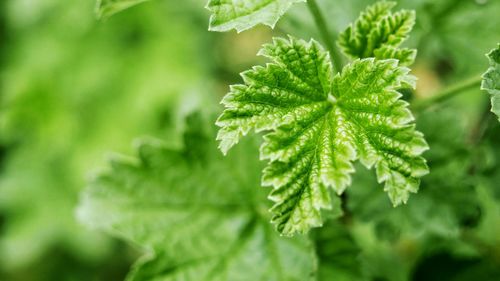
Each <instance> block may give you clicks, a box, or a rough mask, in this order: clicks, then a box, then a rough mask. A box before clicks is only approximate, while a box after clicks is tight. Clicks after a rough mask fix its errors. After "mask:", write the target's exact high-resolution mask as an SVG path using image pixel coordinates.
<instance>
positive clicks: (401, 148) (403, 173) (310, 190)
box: [217, 37, 428, 235]
mask: <svg viewBox="0 0 500 281" xmlns="http://www.w3.org/2000/svg"><path fill="white" fill-rule="evenodd" d="M260 54H261V55H263V56H266V57H268V58H269V59H271V60H272V61H273V62H272V63H270V64H267V65H266V67H261V66H257V67H254V68H253V69H252V70H250V71H246V72H244V73H243V74H242V77H243V80H244V82H245V85H233V86H232V87H231V91H230V92H229V94H227V95H226V96H225V97H224V99H223V101H222V103H223V104H224V105H225V106H226V110H225V111H224V112H223V113H222V115H221V116H220V117H219V119H218V120H217V125H218V126H219V127H221V129H220V130H219V134H218V136H217V139H218V140H220V145H219V148H220V149H221V150H222V152H223V153H224V154H225V153H227V151H228V150H229V149H230V148H231V147H232V146H233V145H235V144H236V143H238V141H239V139H240V138H241V137H242V136H244V135H246V134H247V133H248V132H249V131H250V130H255V131H256V132H261V131H265V132H266V134H265V136H264V143H263V144H262V146H261V150H260V155H261V159H266V160H269V165H268V166H267V167H266V169H265V170H264V175H263V180H262V183H263V185H267V186H273V187H274V190H273V191H272V192H271V195H270V196H269V198H270V199H271V200H272V201H274V202H276V204H275V205H274V207H273V208H272V212H273V214H274V217H273V220H272V221H273V222H274V223H275V224H276V225H277V229H278V231H279V232H281V233H283V234H285V235H291V234H293V233H294V232H297V231H298V232H305V231H307V230H308V229H309V228H310V227H315V226H320V225H321V224H322V219H321V215H320V210H321V209H322V208H324V209H329V208H330V207H331V196H330V189H329V188H328V187H331V188H332V189H333V190H334V191H336V192H337V194H341V193H342V192H343V191H344V190H345V188H346V187H347V186H348V185H350V183H351V176H350V174H351V173H353V172H354V168H353V166H352V162H353V161H354V160H356V159H360V160H361V162H362V163H363V164H364V165H365V166H366V167H369V168H371V167H375V168H376V171H377V177H378V181H379V182H380V183H381V182H385V188H384V189H385V191H387V192H388V194H389V198H390V199H391V201H392V202H393V204H394V205H398V204H400V203H404V202H406V201H407V199H408V196H409V193H410V192H416V191H417V189H418V185H419V177H421V176H423V175H424V174H426V173H427V172H428V169H427V165H426V163H425V160H424V159H423V158H422V157H421V156H420V155H421V153H422V152H423V151H424V150H426V149H427V144H426V142H425V140H424V138H423V135H422V134H421V133H420V132H417V131H416V130H415V127H414V125H413V124H411V122H412V120H413V116H412V114H411V112H410V111H409V110H408V109H407V106H408V104H407V103H406V102H404V101H402V100H400V99H399V98H400V96H401V94H399V93H398V92H397V90H398V89H400V88H401V87H404V86H411V87H413V86H414V83H415V78H414V77H413V76H411V75H409V74H408V72H409V69H408V68H406V67H401V66H398V63H397V61H396V60H374V59H373V58H368V59H362V60H359V59H358V60H356V61H354V62H353V63H351V64H350V65H348V66H346V67H345V68H344V69H343V71H342V73H341V74H337V75H335V76H334V74H333V70H332V64H331V62H330V58H329V55H328V53H327V52H325V51H324V50H323V48H322V47H321V46H320V45H319V44H318V43H317V42H315V41H314V40H311V41H310V42H305V41H303V40H297V39H294V38H292V37H290V39H289V40H285V39H275V40H274V43H273V44H268V45H265V46H264V47H263V49H262V50H261V51H260Z"/></svg>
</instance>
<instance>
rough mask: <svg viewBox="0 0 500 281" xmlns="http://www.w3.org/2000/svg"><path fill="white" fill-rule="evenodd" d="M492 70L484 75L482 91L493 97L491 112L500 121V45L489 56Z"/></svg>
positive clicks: (489, 69)
mask: <svg viewBox="0 0 500 281" xmlns="http://www.w3.org/2000/svg"><path fill="white" fill-rule="evenodd" d="M487 56H488V58H489V60H490V68H488V70H487V71H486V73H484V75H483V82H482V83H481V89H482V90H486V91H487V92H488V93H490V95H491V112H493V113H495V114H496V115H497V116H498V118H499V119H498V120H499V121H500V44H498V46H497V48H496V49H493V50H491V52H489V53H488V54H487Z"/></svg>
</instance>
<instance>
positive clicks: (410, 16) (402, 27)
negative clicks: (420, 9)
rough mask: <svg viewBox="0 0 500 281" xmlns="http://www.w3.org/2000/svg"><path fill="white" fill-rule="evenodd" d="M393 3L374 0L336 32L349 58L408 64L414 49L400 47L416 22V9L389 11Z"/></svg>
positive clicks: (414, 55) (411, 59)
mask: <svg viewBox="0 0 500 281" xmlns="http://www.w3.org/2000/svg"><path fill="white" fill-rule="evenodd" d="M395 5H396V2H386V1H381V2H377V3H375V4H373V5H371V6H369V7H367V8H366V10H365V11H364V12H362V13H361V15H360V16H359V18H358V19H357V20H356V22H355V23H354V25H352V24H351V25H350V26H349V27H348V28H347V29H346V30H345V31H344V32H342V33H341V34H340V35H339V41H338V44H339V46H340V48H341V49H342V51H343V52H344V53H345V54H346V55H347V56H348V57H350V58H352V59H356V58H369V57H375V58H377V59H397V60H399V62H400V64H401V65H406V66H408V65H411V64H412V63H413V61H414V60H415V57H416V55H417V50H415V49H408V48H399V45H401V43H403V42H404V41H405V40H406V39H407V38H408V35H409V33H410V31H411V30H412V28H413V25H414V24H415V12H414V11H409V10H401V11H398V12H396V13H392V12H391V9H392V8H393V7H394V6H395Z"/></svg>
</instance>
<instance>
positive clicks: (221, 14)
mask: <svg viewBox="0 0 500 281" xmlns="http://www.w3.org/2000/svg"><path fill="white" fill-rule="evenodd" d="M299 2H306V0H250V1H249V0H209V1H208V4H207V9H208V10H210V11H211V12H212V16H211V17H210V24H209V28H208V29H209V30H210V31H229V30H231V29H236V31H238V32H241V31H244V30H247V29H249V28H252V27H254V26H255V25H257V24H265V25H268V26H270V27H271V28H274V25H275V24H276V22H278V20H279V18H280V17H281V16H282V15H283V14H284V13H285V12H286V11H287V10H288V9H289V8H290V6H292V4H295V3H299Z"/></svg>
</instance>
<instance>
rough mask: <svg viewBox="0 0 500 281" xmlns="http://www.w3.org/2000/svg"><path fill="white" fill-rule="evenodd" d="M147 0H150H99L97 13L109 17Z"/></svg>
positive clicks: (100, 16)
mask: <svg viewBox="0 0 500 281" xmlns="http://www.w3.org/2000/svg"><path fill="white" fill-rule="evenodd" d="M146 1H149V0H97V5H96V13H97V16H98V17H99V18H108V17H110V16H112V15H114V14H116V13H118V12H121V11H123V10H125V9H128V8H130V7H132V6H135V5H137V4H140V3H143V2H146Z"/></svg>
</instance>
